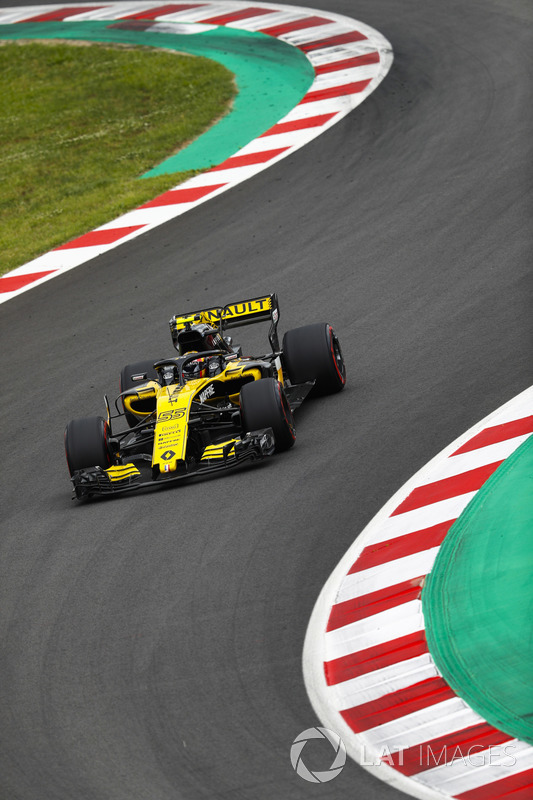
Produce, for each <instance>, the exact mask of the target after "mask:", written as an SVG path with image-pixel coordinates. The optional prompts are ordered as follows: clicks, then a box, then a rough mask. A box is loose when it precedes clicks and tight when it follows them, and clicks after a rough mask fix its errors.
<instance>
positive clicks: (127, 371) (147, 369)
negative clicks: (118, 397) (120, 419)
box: [120, 359, 158, 428]
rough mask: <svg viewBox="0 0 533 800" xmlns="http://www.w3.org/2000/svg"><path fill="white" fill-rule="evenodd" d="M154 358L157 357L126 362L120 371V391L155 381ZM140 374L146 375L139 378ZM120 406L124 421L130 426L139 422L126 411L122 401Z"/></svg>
mask: <svg viewBox="0 0 533 800" xmlns="http://www.w3.org/2000/svg"><path fill="white" fill-rule="evenodd" d="M156 360H157V359H154V360H153V361H137V362H135V363H134V364H126V366H125V367H124V369H123V370H122V372H121V373H120V393H121V394H122V392H127V391H128V389H135V388H137V387H138V386H139V385H140V384H142V383H146V381H157V379H158V378H157V371H156V370H155V369H154V361H156ZM140 375H146V378H144V379H143V380H139V376H140ZM135 378H137V380H135ZM122 408H123V409H124V413H125V416H126V422H127V423H128V425H129V426H130V428H133V427H135V425H137V423H138V422H139V420H138V419H137V417H136V416H135V415H134V414H132V413H131V412H130V411H126V409H125V408H124V403H123V404H122Z"/></svg>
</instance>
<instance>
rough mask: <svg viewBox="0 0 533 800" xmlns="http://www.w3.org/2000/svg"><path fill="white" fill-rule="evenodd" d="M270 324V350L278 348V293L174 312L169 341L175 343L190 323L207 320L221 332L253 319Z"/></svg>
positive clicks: (206, 322) (247, 323)
mask: <svg viewBox="0 0 533 800" xmlns="http://www.w3.org/2000/svg"><path fill="white" fill-rule="evenodd" d="M269 320H270V323H271V326H270V331H269V334H268V338H269V341H270V344H271V346H272V350H273V351H275V352H277V351H278V350H279V340H278V334H277V327H278V321H279V305H278V296H277V295H276V294H275V293H274V294H267V295H264V296H262V297H253V298H252V299H251V300H242V301H239V302H236V303H228V304H227V305H226V306H215V307H213V308H202V309H200V310H199V311H192V312H189V313H188V314H176V315H175V316H174V317H171V319H170V322H169V325H170V332H171V334H172V341H173V342H174V343H176V341H177V335H178V333H179V331H182V330H186V329H187V328H190V327H191V326H192V325H200V324H202V323H203V324H206V325H211V326H212V327H218V328H219V330H220V333H221V334H222V333H223V331H225V330H229V329H230V328H240V327H241V326H243V325H251V324H252V323H254V322H268V321H269Z"/></svg>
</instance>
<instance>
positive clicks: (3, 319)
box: [0, 0, 533, 800]
mask: <svg viewBox="0 0 533 800" xmlns="http://www.w3.org/2000/svg"><path fill="white" fill-rule="evenodd" d="M320 5H321V6H322V7H323V8H327V9H328V10H332V11H335V12H339V13H341V14H347V15H350V16H353V17H355V18H357V19H360V20H363V21H364V22H366V23H368V24H370V25H372V26H373V27H375V28H377V29H378V30H380V31H381V32H382V33H383V34H384V35H385V36H386V37H387V38H388V39H389V40H390V42H391V43H392V45H393V47H394V51H395V61H394V64H393V66H392V69H391V71H390V73H389V75H388V76H387V78H386V79H385V81H384V82H383V83H382V84H381V86H380V87H379V88H378V90H377V91H376V92H375V93H374V94H372V95H371V97H370V98H369V99H367V100H366V101H365V102H364V103H363V104H362V106H360V107H359V108H357V109H356V110H355V111H354V112H352V113H351V114H350V115H348V117H346V118H345V119H344V120H343V121H342V122H341V123H339V124H338V125H335V126H334V127H333V128H331V129H330V130H329V131H328V132H327V133H326V134H325V135H323V136H321V137H319V138H318V139H316V140H314V141H313V142H312V143H311V144H310V145H308V146H307V147H305V148H303V149H301V150H299V151H297V152H296V153H295V154H294V155H293V156H291V157H290V158H288V159H285V160H283V161H282V162H280V163H278V164H277V165H275V166H274V167H272V168H271V169H269V170H267V171H265V172H263V173H261V174H260V175H258V176H256V177H255V178H254V179H252V180H250V181H248V182H246V183H244V184H242V185H240V186H238V187H237V188H234V189H232V190H231V191H230V192H227V193H225V194H224V195H223V196H221V197H219V198H216V199H214V200H212V201H210V202H208V203H206V204H204V205H202V206H200V207H198V208H197V209H195V210H194V211H192V212H191V213H189V214H186V215H185V216H183V217H179V218H178V219H176V220H174V221H172V222H169V223H168V224H166V225H165V226H163V227H160V228H159V229H157V230H156V231H154V232H152V233H148V234H146V235H145V236H141V237H139V238H138V239H135V240H133V241H132V242H130V243H129V244H125V245H123V246H122V247H120V248H118V249H116V250H113V251H112V252H110V253H109V254H107V255H103V256H101V257H99V258H97V259H95V260H94V261H93V262H89V263H88V264H86V265H84V266H82V267H79V268H78V269H75V270H73V271H72V272H70V273H67V274H66V275H64V276H62V277H60V278H58V279H56V280H54V281H51V282H49V283H45V284H43V285H41V286H39V287H38V288H36V289H34V290H32V291H30V292H27V293H25V294H22V295H21V296H19V297H16V298H15V299H13V300H11V301H10V302H9V303H6V304H5V305H4V306H3V308H2V309H1V313H0V325H1V332H2V351H1V358H2V366H1V372H2V376H3V379H2V411H3V425H2V451H3V476H2V496H3V503H2V507H3V512H2V533H1V539H0V569H1V571H2V579H1V590H0V591H1V597H0V602H1V606H0V607H1V620H0V624H1V648H0V675H1V680H0V708H1V714H2V721H1V725H0V741H1V745H0V748H1V750H0V752H1V756H0V759H1V763H0V797H2V798H6V800H15V799H17V800H18V799H19V798H20V799H22V800H43V798H46V800H56V798H57V799H58V800H59V799H60V798H61V800H63V798H64V799H65V800H67V799H68V800H72V799H73V798H76V800H82V799H83V800H85V798H87V799H89V798H90V799H91V800H92V799H93V798H111V799H112V800H122V799H123V798H124V800H126V799H127V800H133V798H143V800H144V799H145V798H150V800H167V799H168V800H177V799H179V800H181V798H187V799H188V798H246V800H248V798H254V800H255V799H256V798H257V799H258V800H263V799H265V800H266V799H268V800H270V798H287V799H289V798H290V799H291V800H292V799H293V798H294V799H295V798H307V797H324V798H347V797H349V798H352V797H357V798H364V799H365V800H373V799H374V798H380V800H399V798H400V797H401V796H402V795H400V794H399V793H398V792H396V791H395V790H392V789H390V788H389V787H387V786H385V785H384V784H382V783H380V782H379V781H377V780H376V779H375V778H373V777H371V776H370V775H369V774H368V773H367V772H365V771H364V770H363V769H362V768H360V767H358V766H357V765H355V764H354V763H349V764H347V766H346V767H345V769H344V771H343V772H342V774H341V775H340V776H339V777H338V778H336V779H335V780H334V781H331V782H329V783H326V784H322V785H313V784H309V783H306V782H305V781H303V780H302V779H301V778H300V777H298V776H297V775H296V774H295V773H294V772H293V770H292V767H291V765H290V761H289V749H290V745H291V743H292V740H293V739H294V738H295V736H296V735H297V734H299V733H300V732H301V731H302V730H303V729H305V728H308V727H310V726H312V725H314V724H316V723H317V719H316V717H315V716H314V713H313V711H312V709H311V707H310V705H309V702H308V700H307V697H306V694H305V690H304V686H303V681H302V676H301V652H302V645H303V639H304V635H305V630H306V626H307V622H308V619H309V616H310V613H311V609H312V607H313V604H314V601H315V599H316V597H317V595H318V593H319V591H320V589H321V587H322V585H323V584H324V582H325V580H326V579H327V577H328V575H329V574H330V572H331V571H332V569H333V567H334V566H335V565H336V563H337V562H338V560H339V559H340V557H341V556H342V555H343V553H344V552H345V551H346V549H347V548H348V546H349V545H350V544H351V542H352V541H353V539H354V538H355V536H356V535H357V533H358V532H359V531H360V530H361V529H362V528H363V526H364V525H365V524H366V523H367V522H368V521H369V519H370V518H371V517H372V516H373V515H374V514H375V513H376V512H377V511H378V510H379V508H380V507H381V506H382V505H383V503H384V502H385V501H386V500H387V499H388V498H389V497H390V496H391V494H392V493H393V492H394V491H395V490H396V489H397V488H398V487H399V486H400V485H401V484H402V483H404V482H405V481H406V480H407V479H408V478H409V477H410V476H411V475H412V474H413V473H414V471H415V470H417V469H418V468H419V467H421V466H422V465H423V464H424V463H425V462H427V461H428V460H429V459H430V458H431V457H432V456H433V455H434V454H435V453H437V452H438V451H440V450H441V449H442V448H443V447H444V446H445V445H447V444H448V443H449V442H450V441H451V440H452V439H454V438H455V437H456V436H458V435H459V434H461V433H463V432H464V431H465V430H466V429H467V428H468V427H469V426H471V425H472V424H473V423H474V422H476V421H477V420H479V419H481V418H482V417H483V416H485V415H486V414H488V413H489V412H491V411H492V410H494V409H495V408H496V407H497V406H499V405H501V404H502V403H503V402H505V401H507V400H508V399H510V398H511V397H512V396H513V395H515V394H517V393H518V392H520V391H522V390H523V389H525V388H526V387H527V386H528V385H530V383H531V376H530V360H529V359H530V345H531V329H530V313H529V311H530V298H529V292H530V260H531V245H532V239H533V234H532V232H531V211H532V205H533V203H532V189H531V186H532V184H531V165H532V159H531V148H532V142H533V137H532V136H531V132H532V130H533V108H532V105H531V102H530V97H531V82H532V72H533V63H532V54H533V47H532V33H531V31H532V26H531V23H532V21H533V8H532V6H531V4H530V3H529V2H527V0H523V1H522V0H484V1H483V2H480V1H479V2H478V1H477V0H470V2H468V3H464V2H455V1H452V0H438V2H437V1H436V0H428V2H425V3H420V2H419V0H402V2H400V3H399V2H398V0H361V1H360V2H357V3H349V2H343V0H336V2H326V0H324V2H322V4H318V6H317V7H320ZM271 290H274V291H277V292H278V294H279V297H280V303H281V310H282V318H281V326H280V327H281V328H282V329H283V330H285V329H288V328H290V327H294V326H297V325H300V324H305V323H307V322H313V321H318V320H322V319H323V320H327V321H329V322H331V323H332V324H333V325H334V326H335V328H336V330H337V332H338V333H339V335H340V336H341V337H342V339H341V340H342V343H343V346H344V352H345V357H346V360H347V363H348V370H349V381H348V385H347V387H346V390H345V391H344V392H343V393H341V394H340V395H337V396H335V397H331V398H326V399H323V400H320V401H315V402H313V403H312V404H309V405H308V406H307V407H304V408H302V409H301V410H300V413H299V414H298V417H297V420H296V421H297V433H298V440H297V444H296V447H295V448H294V449H293V450H291V451H290V452H289V453H287V454H284V455H281V456H278V457H275V458H274V459H272V460H269V461H268V463H265V464H264V465H263V466H260V467H258V468H255V469H247V470H243V471H241V472H239V473H233V474H228V475H225V476H223V477H219V478H216V479H213V480H210V481H208V482H207V481H204V482H197V483H194V484H192V483H191V484H189V485H188V486H180V487H177V488H173V489H171V490H166V491H162V492H158V493H151V494H144V495H131V496H129V497H128V496H123V497H119V498H117V499H114V500H111V501H109V502H92V503H88V504H84V505H75V504H74V503H73V502H72V501H71V499H70V489H69V482H68V476H67V470H66V466H65V463H64V455H63V449H62V448H63V445H62V437H63V430H64V426H65V423H66V422H67V421H68V419H69V418H71V417H72V416H85V415H93V414H95V413H100V412H101V409H102V408H103V406H102V400H101V398H102V394H103V392H104V391H105V392H108V393H110V394H112V393H113V392H115V391H118V375H119V372H120V369H121V367H122V366H123V364H124V363H127V362H129V361H134V360H137V359H143V358H149V357H154V358H160V357H164V356H166V355H170V354H171V352H172V349H171V346H170V337H169V333H168V327H167V320H168V319H169V317H170V316H171V314H173V313H175V312H177V311H182V310H187V309H189V308H195V307H197V306H203V305H206V304H210V303H213V302H219V303H224V302H226V301H230V300H236V299H240V298H245V297H247V296H249V295H250V296H252V295H256V294H260V293H262V292H267V291H271ZM263 334H265V335H266V331H263V329H261V330H259V328H256V329H254V328H248V329H244V330H243V331H242V336H241V337H240V339H241V341H242V342H243V343H246V344H250V347H251V348H252V351H253V350H254V349H256V350H259V351H262V350H263V349H264V344H263V343H264V341H266V339H264V338H263ZM307 752H308V755H307V756H306V759H310V758H311V750H309V751H306V753H307ZM319 757H320V758H323V759H324V762H326V763H322V764H318V761H317V759H318V758H319ZM313 758H315V761H314V762H313V764H311V763H310V762H309V760H308V765H309V766H310V767H311V768H315V769H317V768H327V766H329V763H330V761H331V757H330V753H325V754H324V753H323V752H322V751H321V752H320V753H318V752H316V753H314V755H313Z"/></svg>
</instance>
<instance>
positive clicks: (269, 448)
mask: <svg viewBox="0 0 533 800" xmlns="http://www.w3.org/2000/svg"><path fill="white" fill-rule="evenodd" d="M230 444H231V446H230V447H219V448H216V447H214V446H213V452H212V453H211V454H209V455H210V456H211V457H207V458H202V460H201V461H200V462H196V461H194V462H193V461H190V462H182V463H183V469H182V470H181V471H180V472H179V474H175V473H172V474H169V475H164V474H163V475H160V476H158V477H157V478H154V477H152V478H151V479H149V480H146V479H145V478H143V475H142V472H141V470H139V469H138V468H137V466H136V465H135V464H134V463H129V464H122V465H119V466H115V467H110V468H109V469H103V468H102V467H87V468H85V469H80V470H77V471H76V472H74V474H73V475H72V477H71V481H72V487H73V499H78V500H80V499H82V498H85V497H91V496H92V495H109V494H121V493H123V492H131V491H135V490H136V489H143V488H144V489H145V488H147V487H156V488H160V487H162V486H168V485H169V484H170V483H176V482H177V481H182V480H185V479H186V478H192V477H196V476H200V475H207V474H211V473H214V472H221V471H222V470H227V469H231V468H232V467H236V466H238V465H239V464H242V463H244V462H245V461H261V460H262V459H264V458H265V457H266V456H270V455H272V453H273V452H274V446H275V442H274V433H273V431H272V428H264V429H263V430H259V431H252V432H251V433H248V434H246V436H244V437H243V438H242V439H236V440H232V442H231V443H230Z"/></svg>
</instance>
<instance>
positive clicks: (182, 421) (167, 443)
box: [111, 359, 261, 480]
mask: <svg viewBox="0 0 533 800" xmlns="http://www.w3.org/2000/svg"><path fill="white" fill-rule="evenodd" d="M260 378H261V370H260V369H258V368H257V367H254V366H251V365H250V362H249V361H248V360H246V359H234V360H232V361H230V362H229V363H228V364H227V366H226V368H225V369H224V371H223V372H221V373H220V374H218V375H215V376H211V377H206V378H197V379H194V380H189V381H188V382H187V383H185V384H184V385H183V386H180V385H179V384H173V385H171V386H160V385H159V384H158V383H157V382H156V381H147V382H146V383H145V384H142V385H141V386H139V387H138V388H136V389H135V390H134V391H133V390H132V391H131V392H128V393H127V394H125V395H124V397H123V402H124V407H125V409H126V410H127V411H129V412H130V413H131V414H134V415H135V417H137V418H138V419H139V420H142V419H147V418H148V417H150V416H151V415H153V416H154V418H155V432H154V445H153V451H152V467H159V471H160V472H161V473H172V472H176V470H177V468H178V465H179V464H180V462H184V461H185V453H186V449H187V439H188V423H189V415H190V411H191V406H192V402H193V400H197V401H200V402H202V403H203V404H205V405H210V404H213V403H216V402H217V401H220V400H221V399H223V398H225V397H226V396H227V393H226V390H225V387H224V384H225V383H227V382H229V381H235V380H237V381H242V380H247V379H248V380H259V379H260ZM228 399H229V400H230V402H231V403H233V404H234V405H235V406H236V407H238V405H239V393H238V392H237V393H235V394H230V395H229V398H228ZM146 401H148V405H150V402H149V401H153V405H154V407H153V408H152V409H151V410H140V408H139V404H143V403H144V405H145V407H146V405H147V402H146ZM233 441H235V440H233V439H232V440H228V442H222V443H221V444H217V445H208V446H207V447H206V448H205V451H204V453H203V455H202V461H209V460H213V459H218V458H223V456H224V452H223V451H224V447H225V446H226V445H228V444H229V443H230V442H233ZM234 452H235V451H234V449H233V448H229V450H228V451H227V452H226V456H230V455H232V454H234ZM111 479H112V480H121V478H120V477H118V474H117V477H116V478H115V477H114V476H113V477H111Z"/></svg>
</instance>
